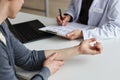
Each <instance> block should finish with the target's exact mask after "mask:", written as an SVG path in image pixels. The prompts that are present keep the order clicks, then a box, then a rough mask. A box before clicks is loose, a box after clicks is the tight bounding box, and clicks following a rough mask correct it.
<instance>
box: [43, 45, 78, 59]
mask: <svg viewBox="0 0 120 80" xmlns="http://www.w3.org/2000/svg"><path fill="white" fill-rule="evenodd" d="M53 53H57V54H58V56H57V57H56V59H57V60H66V59H69V58H72V57H74V56H77V55H79V47H78V46H74V47H70V48H65V49H59V50H45V56H46V58H47V57H48V56H50V55H51V54H53Z"/></svg>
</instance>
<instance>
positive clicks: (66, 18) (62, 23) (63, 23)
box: [56, 15, 71, 26]
mask: <svg viewBox="0 0 120 80" xmlns="http://www.w3.org/2000/svg"><path fill="white" fill-rule="evenodd" d="M56 20H57V23H58V24H59V25H60V26H66V25H67V23H68V22H69V21H70V20H71V16H70V15H62V19H61V18H60V16H57V17H56Z"/></svg>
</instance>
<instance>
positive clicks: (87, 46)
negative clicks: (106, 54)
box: [79, 38, 102, 55]
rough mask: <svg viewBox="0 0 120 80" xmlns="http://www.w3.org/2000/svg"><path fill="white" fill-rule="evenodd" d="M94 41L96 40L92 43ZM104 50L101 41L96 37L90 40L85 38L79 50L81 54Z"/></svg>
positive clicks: (93, 53)
mask: <svg viewBox="0 0 120 80" xmlns="http://www.w3.org/2000/svg"><path fill="white" fill-rule="evenodd" d="M92 42H95V43H94V44H93V45H91V43H92ZM101 51H102V46H101V44H100V43H99V42H97V41H96V39H95V38H91V39H88V40H84V41H82V42H81V43H80V45H79V52H80V54H91V55H95V54H100V53H101Z"/></svg>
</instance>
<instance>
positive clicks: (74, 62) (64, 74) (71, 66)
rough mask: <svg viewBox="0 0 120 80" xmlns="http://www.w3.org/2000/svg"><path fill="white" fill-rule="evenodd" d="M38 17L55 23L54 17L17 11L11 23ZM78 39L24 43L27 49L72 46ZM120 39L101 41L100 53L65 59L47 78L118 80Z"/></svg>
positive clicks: (63, 79) (52, 79) (77, 42)
mask: <svg viewBox="0 0 120 80" xmlns="http://www.w3.org/2000/svg"><path fill="white" fill-rule="evenodd" d="M33 19H38V20H40V21H41V22H43V23H44V24H45V25H50V24H55V23H56V21H55V19H52V18H47V17H42V16H36V15H31V14H26V13H19V14H18V15H17V17H16V19H14V20H10V21H11V22H12V23H13V24H14V23H19V22H23V21H28V20H33ZM79 43H80V40H72V41H69V40H66V39H63V38H60V37H52V38H48V39H43V40H37V41H34V42H30V43H27V44H25V46H26V47H28V48H29V49H36V50H40V49H60V48H65V47H70V46H74V45H77V44H79ZM119 44H120V39H111V40H105V41H102V45H103V52H102V54H100V55H95V56H90V55H80V56H77V57H74V58H72V59H70V60H67V61H66V62H65V64H64V66H62V68H61V69H60V70H59V71H58V72H57V73H55V74H54V75H52V76H50V77H49V79H48V80H120V76H119V74H120V69H119V68H120V45H119Z"/></svg>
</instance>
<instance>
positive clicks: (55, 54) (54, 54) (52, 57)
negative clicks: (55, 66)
mask: <svg viewBox="0 0 120 80" xmlns="http://www.w3.org/2000/svg"><path fill="white" fill-rule="evenodd" d="M56 57H57V53H53V54H52V55H50V56H49V57H48V59H50V60H54V59H55V58H56Z"/></svg>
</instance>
